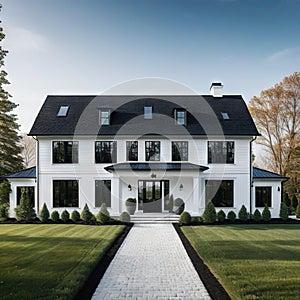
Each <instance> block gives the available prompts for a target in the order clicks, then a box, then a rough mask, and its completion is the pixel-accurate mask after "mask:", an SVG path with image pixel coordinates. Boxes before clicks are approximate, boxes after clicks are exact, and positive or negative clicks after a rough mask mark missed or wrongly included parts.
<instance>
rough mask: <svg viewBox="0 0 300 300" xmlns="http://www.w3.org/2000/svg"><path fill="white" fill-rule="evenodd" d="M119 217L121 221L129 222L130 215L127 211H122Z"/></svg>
mask: <svg viewBox="0 0 300 300" xmlns="http://www.w3.org/2000/svg"><path fill="white" fill-rule="evenodd" d="M119 219H120V221H121V222H126V223H129V222H130V215H129V213H128V212H127V211H123V212H122V213H121V214H120V217H119Z"/></svg>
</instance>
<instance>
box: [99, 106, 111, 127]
mask: <svg viewBox="0 0 300 300" xmlns="http://www.w3.org/2000/svg"><path fill="white" fill-rule="evenodd" d="M109 124H110V109H107V108H104V109H100V125H109Z"/></svg>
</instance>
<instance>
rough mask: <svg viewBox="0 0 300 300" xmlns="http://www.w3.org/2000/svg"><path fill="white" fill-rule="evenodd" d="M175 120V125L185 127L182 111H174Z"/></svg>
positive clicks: (184, 114)
mask: <svg viewBox="0 0 300 300" xmlns="http://www.w3.org/2000/svg"><path fill="white" fill-rule="evenodd" d="M175 120H176V124H177V125H186V111H185V110H183V109H176V110H175Z"/></svg>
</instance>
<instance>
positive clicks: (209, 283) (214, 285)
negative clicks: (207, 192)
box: [173, 223, 231, 300]
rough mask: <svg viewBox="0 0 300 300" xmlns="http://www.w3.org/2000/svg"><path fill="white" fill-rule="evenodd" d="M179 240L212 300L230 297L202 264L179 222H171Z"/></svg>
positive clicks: (224, 299) (223, 299) (222, 299)
mask: <svg viewBox="0 0 300 300" xmlns="http://www.w3.org/2000/svg"><path fill="white" fill-rule="evenodd" d="M173 226H174V228H175V230H176V232H177V234H178V236H179V237H180V239H181V242H182V244H183V246H184V248H185V250H186V252H187V253H188V255H189V257H190V259H191V261H192V263H193V265H194V267H195V269H196V271H197V273H198V275H199V277H200V279H201V280H202V282H203V284H204V286H205V287H206V289H207V291H208V293H209V295H210V297H211V298H212V299H214V300H227V299H231V298H230V297H229V295H228V294H227V292H226V291H225V289H224V288H223V286H222V285H221V284H220V282H219V281H218V280H217V278H216V277H215V276H214V275H213V274H212V272H211V271H210V270H209V268H208V267H207V266H206V265H205V264H204V262H203V260H202V259H201V258H200V257H199V255H198V253H197V252H196V250H195V249H194V248H193V246H192V245H191V244H190V242H189V241H188V239H187V238H186V236H185V235H184V234H183V232H182V231H181V230H180V225H179V224H175V223H174V224H173Z"/></svg>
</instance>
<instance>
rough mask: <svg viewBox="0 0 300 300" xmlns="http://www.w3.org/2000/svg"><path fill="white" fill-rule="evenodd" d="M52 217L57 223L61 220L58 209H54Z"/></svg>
mask: <svg viewBox="0 0 300 300" xmlns="http://www.w3.org/2000/svg"><path fill="white" fill-rule="evenodd" d="M51 219H52V221H53V222H55V223H57V222H58V221H59V213H58V211H57V210H54V211H53V212H52V213H51Z"/></svg>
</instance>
